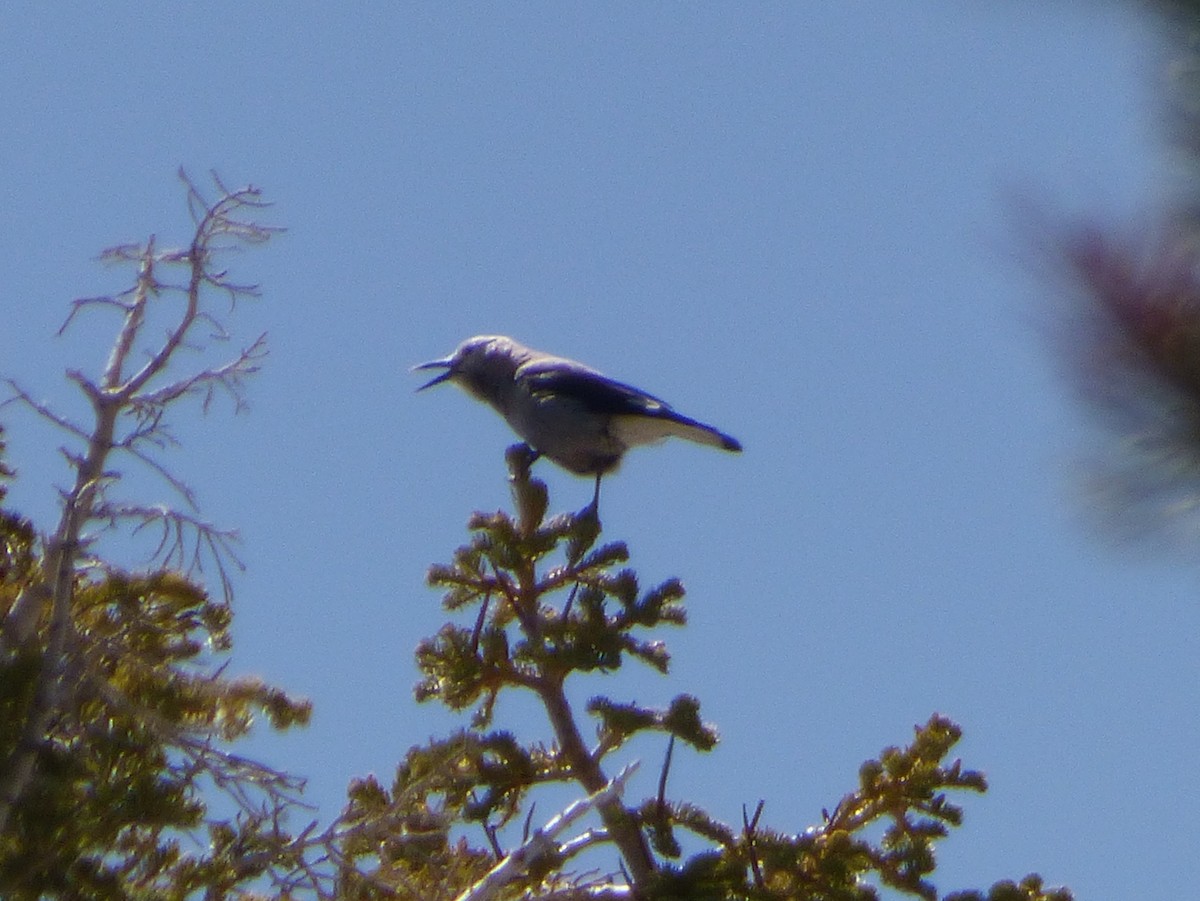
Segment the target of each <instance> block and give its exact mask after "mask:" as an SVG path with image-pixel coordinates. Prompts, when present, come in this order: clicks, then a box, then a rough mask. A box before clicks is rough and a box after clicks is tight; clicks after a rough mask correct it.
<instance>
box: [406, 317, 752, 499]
mask: <svg viewBox="0 0 1200 901" xmlns="http://www.w3.org/2000/svg"><path fill="white" fill-rule="evenodd" d="M413 369H414V370H418V369H444V370H445V372H442V373H440V374H439V375H438V376H437V377H436V378H434V379H431V380H430V381H428V382H426V383H425V384H424V385H422V386H421V387H420V388H418V389H417V390H418V391H424V390H425V389H426V388H431V387H433V386H434V385H437V384H440V383H441V382H454V383H455V384H456V385H458V386H459V387H461V388H462V389H463V390H464V391H466V392H467V393H468V394H470V395H471V396H472V397H474V398H476V399H477V400H481V401H483V402H484V403H487V404H490V405H491V406H492V408H493V409H495V410H496V412H497V413H499V414H500V415H501V416H503V417H504V418H505V419H506V420H507V421H508V424H509V425H510V426H511V427H512V430H513V431H514V432H516V433H517V434H518V435H519V436H521V438H523V439H524V440H525V443H526V444H528V445H529V446H530V447H531V448H533V450H534V451H535V452H537V453H538V454H540V455H543V456H546V457H549V458H550V459H551V460H553V461H554V462H555V463H557V464H558V465H559V466H561V467H562V468H563V469H566V470H569V471H570V472H573V473H576V474H578V475H592V476H595V477H596V493H595V495H594V497H593V499H592V503H593V504H596V503H597V502H598V501H599V499H600V478H601V477H602V476H603V475H605V474H606V473H609V472H612V471H613V470H614V469H616V468H617V466H618V465H619V464H620V462H621V457H622V456H623V455H624V454H625V451H627V450H629V448H631V447H634V446H635V445H638V444H653V443H656V442H658V441H662V440H663V439H664V438H668V437H670V436H672V435H674V436H676V437H679V438H686V439H687V440H689V441H695V442H697V443H699V444H711V445H712V446H713V447H719V448H721V449H722V450H727V451H740V450H741V449H742V445H741V444H740V443H738V440H737V439H736V438H733V437H731V436H729V435H726V434H725V433H724V432H721V431H718V430H717V429H714V428H713V427H712V426H710V425H705V424H704V423H702V422H697V421H696V420H695V419H691V418H689V417H687V416H684V415H683V414H681V413H676V412H675V411H674V410H672V409H671V407H670V405H669V404H667V403H666V402H665V401H661V400H659V399H658V398H657V397H654V396H653V395H650V394H646V393H645V392H644V391H639V390H638V389H637V388H634V387H632V386H630V385H626V384H623V383H621V382H617V381H613V380H612V379H610V378H608V377H607V376H605V375H602V374H601V373H599V372H597V371H596V370H594V369H591V368H590V367H587V366H584V365H583V364H582V363H576V362H575V361H574V360H568V359H565V358H564V357H555V356H551V355H550V354H546V353H542V352H541V351H537V350H533V349H531V348H528V347H525V346H524V345H523V344H518V343H517V342H516V341H514V340H513V339H512V338H505V337H504V336H502V335H478V336H476V337H474V338H468V339H467V340H466V341H464V342H463V343H462V344H460V345H459V346H458V347H457V348H456V349H455V351H454V353H452V354H450V356H448V357H444V358H442V359H440V360H431V361H430V362H428V363H422V364H420V365H419V366H414V367H413Z"/></svg>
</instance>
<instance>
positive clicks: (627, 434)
mask: <svg viewBox="0 0 1200 901" xmlns="http://www.w3.org/2000/svg"><path fill="white" fill-rule="evenodd" d="M619 419H620V424H619V428H620V432H621V439H622V440H623V441H624V442H625V444H626V445H628V446H629V447H632V446H634V445H637V444H653V443H655V442H658V441H662V440H663V439H665V438H668V437H671V436H674V437H676V438H683V439H686V440H687V441H694V442H696V443H697V444H707V445H709V446H711V447H719V448H720V449H721V450H727V451H734V452H737V451H741V449H742V443H741V442H740V441H738V440H737V439H736V438H734V437H733V436H732V435H726V434H725V433H724V432H722V431H721V430H720V429H715V428H713V427H712V426H710V425H706V424H704V423H703V422H699V421H698V420H695V419H691V418H689V417H687V416H683V415H682V414H679V413H676V412H675V411H674V410H671V411H669V412H663V413H661V414H659V415H657V416H622V417H619Z"/></svg>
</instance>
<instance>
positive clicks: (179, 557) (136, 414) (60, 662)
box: [0, 170, 280, 833]
mask: <svg viewBox="0 0 1200 901" xmlns="http://www.w3.org/2000/svg"><path fill="white" fill-rule="evenodd" d="M180 178H181V180H182V181H183V183H184V185H185V187H186V193H187V206H188V210H189V212H190V213H191V216H192V219H193V222H194V223H195V229H194V232H193V234H192V238H191V241H190V243H189V245H188V246H187V247H186V248H184V249H169V250H162V249H160V248H159V246H158V242H157V239H156V238H155V236H153V235H152V236H150V238H149V239H148V240H147V241H146V243H145V244H142V245H135V244H123V245H119V246H117V247H112V248H109V249H108V250H106V251H105V252H104V253H103V254H102V255H101V258H102V259H103V260H105V261H107V262H115V263H134V264H136V266H137V272H136V275H135V278H134V283H133V286H132V287H131V288H130V289H129V290H128V291H127V292H125V293H122V294H120V295H117V296H116V297H108V296H106V297H90V298H82V299H80V300H77V301H75V302H74V303H73V304H72V307H71V312H70V314H69V315H68V316H67V319H66V322H64V324H63V329H66V328H67V327H68V326H69V325H70V324H71V323H72V322H73V321H74V319H75V317H76V316H77V314H78V313H79V312H80V311H81V310H83V309H86V308H91V307H98V308H103V309H108V310H116V311H117V312H119V313H120V315H121V323H120V326H119V328H118V330H117V335H116V337H115V339H114V341H113V344H112V349H111V351H110V354H109V357H108V360H107V362H106V364H105V366H104V369H103V372H102V373H101V375H100V377H99V378H98V379H93V378H90V377H88V376H87V375H84V374H82V373H78V372H74V373H71V374H70V377H71V379H72V380H73V381H74V382H75V383H76V384H77V385H78V386H79V388H80V390H81V391H83V393H84V395H85V396H86V397H87V399H88V401H89V403H90V404H91V407H92V412H93V422H92V423H91V424H90V425H88V426H84V425H81V424H79V423H76V422H73V421H71V420H70V419H68V418H66V417H64V416H62V415H60V414H58V413H56V412H54V411H53V410H51V409H50V408H49V407H48V406H47V405H45V404H43V403H40V402H38V401H36V400H34V399H33V397H32V396H31V395H30V394H29V393H28V392H27V391H25V390H24V389H23V388H21V387H20V386H19V385H17V384H16V383H14V382H12V381H11V380H10V381H9V383H8V384H9V386H10V387H11V389H12V396H11V398H10V401H15V402H18V403H21V404H23V405H24V406H26V407H28V408H29V409H31V410H32V411H34V412H35V413H36V414H37V415H39V416H41V417H42V418H44V419H46V420H47V421H49V422H51V423H53V424H54V425H56V426H58V427H59V428H62V429H64V430H65V431H66V432H68V433H69V434H70V435H72V436H73V437H74V438H76V439H77V440H79V441H81V442H83V444H84V445H85V447H84V450H83V451H82V452H81V453H78V454H74V453H70V452H68V454H67V457H68V460H69V461H70V463H71V465H72V467H73V468H74V470H75V475H74V481H73V485H72V486H71V488H70V489H68V490H66V491H64V492H63V494H62V498H63V502H62V511H61V515H60V518H59V522H58V525H57V526H56V527H55V529H54V530H53V532H51V533H50V534H49V535H48V536H47V537H46V538H45V540H44V541H43V545H44V554H45V561H44V565H43V567H42V572H43V574H44V575H43V578H44V583H43V584H42V585H39V586H35V588H36V590H34V591H31V592H29V593H28V594H27V596H26V599H27V601H29V603H32V602H33V601H38V603H39V604H40V605H41V608H40V609H34V610H31V609H27V608H26V607H23V608H22V611H21V615H22V622H26V621H34V620H36V619H37V618H38V614H40V613H41V612H42V611H43V610H46V609H47V608H48V610H49V617H48V622H49V624H48V627H47V629H46V635H45V646H44V648H43V650H42V655H43V665H42V667H41V669H40V671H39V672H40V676H39V682H38V684H37V686H36V690H35V691H34V695H33V700H32V702H31V704H30V707H29V712H28V715H27V718H26V721H25V724H24V729H23V732H22V735H21V736H20V739H19V740H18V741H17V743H16V744H15V750H14V751H13V752H12V753H10V755H9V756H8V758H7V759H6V760H2V761H0V833H3V831H4V829H5V828H6V826H7V824H8V820H9V816H10V815H11V813H12V810H13V807H14V805H15V804H17V803H18V802H19V801H20V800H21V799H22V798H23V796H24V795H25V793H26V790H27V789H28V787H29V785H30V783H31V781H32V778H33V775H34V765H35V762H36V760H37V754H38V749H39V747H40V746H41V744H42V742H43V741H44V740H45V736H46V734H47V729H48V728H49V727H50V725H51V723H52V722H53V721H54V720H55V718H56V717H57V716H59V714H60V711H61V710H62V709H63V704H64V701H65V700H66V699H67V697H69V694H70V687H71V686H70V684H69V673H70V671H71V670H72V668H73V660H74V658H73V657H72V654H73V653H75V652H74V649H75V648H77V647H78V646H79V644H80V643H79V642H77V641H75V640H74V638H75V637H76V635H75V625H74V621H73V618H72V601H73V597H74V590H75V584H76V578H77V571H78V568H79V566H80V565H81V563H82V562H84V559H85V558H84V557H83V553H84V545H85V537H84V535H85V531H86V530H87V528H88V526H89V524H92V523H96V522H100V523H101V524H103V523H107V524H109V525H113V524H116V523H118V522H123V521H129V520H132V521H133V522H134V526H135V528H145V527H146V526H147V525H149V524H151V523H158V524H159V525H160V526H161V527H162V529H163V535H162V539H161V541H160V545H159V553H164V554H166V556H167V559H170V560H174V561H175V562H177V563H179V564H180V566H181V568H185V569H188V568H198V567H199V565H200V563H201V561H202V559H203V557H204V556H211V557H212V559H214V560H215V561H216V568H217V573H218V576H219V579H220V582H221V586H222V590H223V592H224V593H225V595H226V597H227V598H228V596H229V594H230V592H231V583H230V579H229V574H228V570H227V568H226V563H225V561H226V560H232V561H234V562H235V563H237V564H238V565H240V561H237V558H236V556H234V555H233V554H232V553H231V550H230V547H229V542H230V541H231V540H232V535H231V533H227V532H222V531H220V530H218V529H215V528H213V527H212V526H211V525H209V524H207V523H203V522H201V521H200V520H199V519H197V518H196V517H195V516H192V515H184V514H180V513H178V512H176V511H171V510H169V509H165V508H155V507H148V506H147V507H139V506H136V505H129V506H119V505H112V504H107V503H106V502H105V501H104V500H103V497H102V495H103V492H104V489H105V488H106V487H107V486H108V485H109V484H110V483H111V482H112V481H114V480H116V479H119V477H120V474H119V473H118V472H116V471H113V470H110V469H109V466H108V462H109V459H110V456H111V454H112V452H113V451H114V450H124V451H128V452H129V453H130V454H132V455H133V457H134V458H135V459H137V460H138V461H140V462H141V463H143V464H145V465H147V466H149V467H150V468H151V469H152V470H153V471H155V472H156V473H158V474H159V475H160V476H162V477H163V478H165V479H166V481H167V482H168V483H169V484H170V485H171V486H172V488H174V489H175V490H176V491H177V492H178V493H179V494H180V496H182V497H183V498H184V500H185V501H186V502H187V503H188V504H189V506H190V507H192V509H194V506H195V505H194V500H193V498H192V494H191V490H190V489H189V488H188V486H187V485H186V484H185V483H184V482H183V481H182V480H181V479H180V478H178V477H177V476H175V475H174V474H173V473H171V472H170V471H169V470H168V469H167V468H166V467H164V466H162V465H161V464H160V463H158V462H157V461H156V460H155V459H154V458H153V457H152V456H150V454H149V453H148V452H147V450H146V448H145V445H147V444H150V445H157V446H160V447H161V446H164V445H165V444H167V443H170V441H171V440H172V439H171V437H170V434H169V432H168V431H166V427H165V424H164V422H163V419H162V413H163V410H164V408H165V407H167V406H168V405H170V404H171V403H173V402H174V401H176V400H179V399H180V398H182V397H184V396H186V395H189V394H193V393H203V394H204V395H205V406H207V403H208V402H209V401H210V400H211V398H212V395H213V392H214V391H216V390H217V389H223V390H225V391H227V392H228V393H229V394H230V395H231V396H232V397H233V398H234V402H235V406H240V405H241V403H242V381H241V380H242V379H243V378H244V377H246V376H248V375H250V374H252V373H253V372H255V371H256V369H257V361H258V360H260V359H261V358H262V356H263V354H264V353H265V344H264V341H263V338H261V337H260V338H259V339H258V340H256V341H255V342H254V343H253V344H251V345H250V347H249V348H247V349H246V350H244V351H242V353H241V354H239V355H238V356H237V357H236V358H235V359H233V360H232V361H230V362H228V363H225V364H223V365H219V366H212V367H203V368H201V369H200V371H198V372H194V373H192V374H190V375H185V376H182V377H176V378H174V379H171V380H169V381H167V382H166V384H165V385H163V384H158V383H159V382H161V381H162V380H164V379H167V378H168V370H169V368H170V365H171V363H172V362H173V360H174V358H175V356H176V354H177V351H178V350H179V349H180V348H184V347H187V346H188V339H189V335H190V333H191V332H192V331H193V330H194V329H195V327H196V325H197V324H198V323H203V324H205V325H207V326H208V327H209V329H210V330H211V331H212V332H213V333H214V334H217V335H221V336H224V335H226V332H225V329H224V327H223V326H222V325H221V324H220V323H219V322H218V321H217V319H216V317H215V316H214V315H213V314H212V313H211V312H210V311H208V310H206V309H205V308H204V306H203V302H204V299H205V297H206V295H207V293H208V292H206V291H205V290H204V289H206V288H215V289H217V290H219V291H222V292H224V293H225V294H227V295H228V296H229V297H230V299H231V302H232V301H234V300H236V298H237V297H239V296H248V295H254V294H256V293H257V289H256V288H255V287H254V286H252V285H243V284H239V283H237V282H234V281H232V280H230V279H229V277H228V274H227V272H226V270H224V269H218V268H216V267H215V266H214V257H215V256H216V255H217V254H219V253H221V252H222V251H224V250H229V249H232V248H233V247H234V246H236V245H239V244H240V245H247V244H249V245H255V244H260V243H262V242H264V241H266V240H268V239H269V238H270V237H272V236H273V235H274V234H276V233H277V232H278V231H280V229H278V228H275V227H273V226H268V225H263V224H261V223H259V222H257V221H255V219H254V216H255V215H256V214H257V213H258V212H259V211H261V210H263V209H264V208H266V207H267V206H268V205H267V204H266V203H265V202H264V201H263V200H262V196H261V192H259V191H258V190H257V189H256V188H253V187H246V188H240V189H237V190H230V189H228V188H227V187H226V186H225V185H224V183H223V182H222V181H221V180H220V179H219V178H218V177H216V176H215V175H214V176H213V182H214V184H215V186H216V188H217V196H216V198H215V199H214V200H212V201H209V200H208V199H207V198H206V197H205V195H204V193H203V192H202V191H201V190H200V189H199V187H198V186H197V185H196V184H195V182H193V181H192V180H191V179H190V178H189V177H188V176H187V175H186V173H184V172H183V171H182V170H181V171H180ZM171 269H180V270H182V271H181V276H182V281H183V282H184V283H183V284H180V285H174V284H172V283H171V282H170V281H164V280H163V279H162V278H161V277H160V273H162V272H163V271H164V270H167V271H169V270H171ZM176 288H178V289H180V290H181V292H182V298H183V309H182V310H181V311H179V312H178V314H177V318H175V319H174V324H173V325H172V326H171V328H169V329H168V331H167V334H166V337H165V338H163V339H162V340H161V342H151V343H150V346H149V349H148V350H146V351H145V358H144V359H143V360H142V361H141V363H140V365H138V366H136V367H135V366H134V365H133V357H134V355H135V352H137V353H138V354H139V355H140V354H141V353H142V351H140V350H138V348H139V346H140V345H141V344H142V343H143V342H146V341H147V340H148V339H147V337H146V335H145V334H144V331H145V325H146V322H147V310H148V306H149V304H150V303H151V302H153V301H154V300H156V299H157V298H159V297H160V296H161V295H162V294H163V293H164V292H167V291H170V292H172V293H173V289H176ZM123 416H131V417H132V418H133V422H134V423H135V424H134V426H133V428H132V429H131V430H130V431H128V432H127V433H126V434H125V435H123V436H122V435H120V434H119V424H120V422H121V418H122V417H123ZM185 534H189V535H190V536H191V537H190V538H189V539H185ZM27 617H31V619H28V620H27V619H26V618H27ZM9 637H10V636H9V634H7V633H6V636H5V641H4V643H5V644H8V643H9V641H8V639H9ZM7 650H9V651H11V650H12V648H8V649H7ZM214 753H215V752H214ZM206 759H212V758H206ZM235 762H236V759H235V758H226V759H223V765H224V766H225V767H227V768H226V769H224V770H220V771H219V772H231V770H229V769H228V767H229V766H232V765H233V764H234V763H235ZM239 772H242V774H243V775H245V771H239ZM250 775H253V774H250ZM229 784H230V785H232V784H233V782H232V781H231V782H230V783H229Z"/></svg>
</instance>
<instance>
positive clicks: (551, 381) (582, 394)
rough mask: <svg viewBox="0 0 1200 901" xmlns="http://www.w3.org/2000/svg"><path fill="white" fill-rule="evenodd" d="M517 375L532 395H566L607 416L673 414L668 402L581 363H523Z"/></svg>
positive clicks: (675, 414) (667, 415)
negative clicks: (574, 364) (577, 364)
mask: <svg viewBox="0 0 1200 901" xmlns="http://www.w3.org/2000/svg"><path fill="white" fill-rule="evenodd" d="M517 378H518V380H520V381H523V382H525V383H526V384H527V385H528V386H529V390H530V391H531V392H533V393H534V394H558V395H562V396H563V397H570V398H572V399H574V400H577V401H578V402H579V403H581V404H583V406H585V407H586V408H587V409H589V410H591V411H593V412H595V413H604V414H606V415H609V416H619V415H638V416H665V417H668V418H671V417H674V416H677V415H678V414H677V413H675V411H674V410H672V409H671V405H670V404H668V403H667V402H666V401H664V400H660V399H659V398H657V397H655V396H654V395H652V394H647V393H646V392H645V391H641V390H639V389H637V388H634V387H633V386H632V385H626V384H625V383H624V382H618V381H615V380H613V379H610V378H609V377H608V376H606V375H601V374H600V373H598V372H595V371H594V370H591V369H586V368H584V367H582V366H579V367H578V368H576V367H567V366H562V365H561V364H558V363H557V362H555V363H545V364H540V365H539V363H533V364H532V365H529V366H523V367H522V368H521V370H520V371H519V372H518V373H517Z"/></svg>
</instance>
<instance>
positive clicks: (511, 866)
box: [457, 762, 638, 901]
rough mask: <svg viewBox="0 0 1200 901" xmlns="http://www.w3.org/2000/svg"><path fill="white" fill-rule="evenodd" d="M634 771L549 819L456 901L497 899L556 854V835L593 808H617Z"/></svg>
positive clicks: (634, 767)
mask: <svg viewBox="0 0 1200 901" xmlns="http://www.w3.org/2000/svg"><path fill="white" fill-rule="evenodd" d="M637 767H638V765H637V763H636V762H634V763H631V764H629V765H628V766H626V767H625V768H624V769H622V770H621V772H619V773H617V775H616V776H614V777H613V779H612V781H610V782H609V783H608V784H607V785H604V786H603V787H601V788H600V789H599V790H598V791H595V792H593V793H592V794H590V795H588V796H587V797H586V798H580V799H579V800H577V801H573V802H571V803H570V804H569V805H568V806H567V807H566V808H565V809H564V810H563V811H562V812H561V813H559V814H557V815H555V816H554V817H551V819H550V821H549V822H548V823H546V825H545V826H543V827H541V828H540V829H537V830H535V831H534V833H533V835H531V836H530V837H529V839H528V841H525V842H524V843H522V844H521V846H520V847H519V848H517V849H516V850H514V851H513V852H512V853H511V854H509V855H507V856H506V857H505V858H504V859H503V860H502V861H500V863H498V864H497V865H496V866H494V867H493V868H492V869H491V871H490V872H489V873H488V874H487V875H486V876H484V877H483V879H481V880H479V881H478V882H477V883H475V884H474V885H473V886H471V887H470V888H469V889H467V891H465V892H463V893H462V894H461V895H459V896H458V899H457V901H491V899H492V898H496V897H499V895H500V892H501V891H502V890H503V888H504V887H505V886H506V885H509V884H511V883H512V882H514V881H515V880H517V879H519V878H521V877H522V876H523V875H524V874H525V873H527V872H528V871H529V869H530V867H532V866H533V865H534V864H535V863H537V862H538V861H539V860H543V859H545V857H546V855H548V854H557V853H559V852H560V850H561V847H562V846H561V845H560V844H559V843H558V842H556V841H555V839H556V838H557V837H558V836H559V834H561V833H562V832H565V831H566V830H567V829H568V828H569V827H570V826H571V825H572V824H574V823H575V822H577V821H578V820H579V819H581V818H582V817H583V816H585V815H586V814H587V813H589V812H590V811H591V810H593V809H594V808H600V807H603V806H607V805H611V804H619V803H620V799H621V793H622V792H623V791H624V790H625V783H626V782H628V781H629V778H630V777H631V776H632V775H633V774H634V772H636V771H637ZM606 837H607V836H606Z"/></svg>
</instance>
